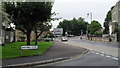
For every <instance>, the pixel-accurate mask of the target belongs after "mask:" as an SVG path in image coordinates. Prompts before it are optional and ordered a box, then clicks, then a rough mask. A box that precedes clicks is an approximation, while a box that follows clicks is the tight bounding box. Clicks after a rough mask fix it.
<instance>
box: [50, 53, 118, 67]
mask: <svg viewBox="0 0 120 68" xmlns="http://www.w3.org/2000/svg"><path fill="white" fill-rule="evenodd" d="M51 66H118V61H117V60H115V59H112V58H111V57H107V56H101V55H100V54H95V53H90V54H88V55H86V56H83V57H80V58H77V59H73V60H70V61H64V62H61V63H56V64H52V65H51Z"/></svg>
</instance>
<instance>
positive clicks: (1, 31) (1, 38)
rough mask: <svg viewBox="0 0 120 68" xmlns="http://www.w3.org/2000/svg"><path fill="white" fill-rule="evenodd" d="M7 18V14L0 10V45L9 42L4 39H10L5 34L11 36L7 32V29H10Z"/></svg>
mask: <svg viewBox="0 0 120 68" xmlns="http://www.w3.org/2000/svg"><path fill="white" fill-rule="evenodd" d="M8 16H9V15H8V14H7V13H5V12H3V11H2V10H0V45H2V44H4V43H7V42H11V40H6V39H9V37H11V36H9V37H8V36H6V34H7V35H11V32H10V31H9V32H8V28H10V24H8V23H9V22H10V19H9V18H8ZM6 31H7V32H6ZM9 33H10V34H9ZM12 36H13V35H12ZM11 38H13V37H11ZM11 38H10V39H11ZM12 41H13V40H12Z"/></svg>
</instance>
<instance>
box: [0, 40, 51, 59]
mask: <svg viewBox="0 0 120 68" xmlns="http://www.w3.org/2000/svg"><path fill="white" fill-rule="evenodd" d="M5 45H7V46H0V53H2V54H0V59H7V58H15V57H21V49H20V48H21V46H22V45H26V42H15V43H5ZM31 45H34V42H31ZM52 45H53V42H38V55H41V54H43V53H44V52H46V50H48V49H49V48H50V47H51V46H52ZM1 49H2V50H1ZM22 53H23V55H22V56H33V55H36V50H23V52H22Z"/></svg>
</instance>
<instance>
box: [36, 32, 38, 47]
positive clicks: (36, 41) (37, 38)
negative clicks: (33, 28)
mask: <svg viewBox="0 0 120 68" xmlns="http://www.w3.org/2000/svg"><path fill="white" fill-rule="evenodd" d="M35 35H36V36H35V45H37V42H38V37H37V32H35Z"/></svg>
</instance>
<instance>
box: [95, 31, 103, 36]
mask: <svg viewBox="0 0 120 68" xmlns="http://www.w3.org/2000/svg"><path fill="white" fill-rule="evenodd" d="M102 34H103V32H95V35H96V36H102Z"/></svg>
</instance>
